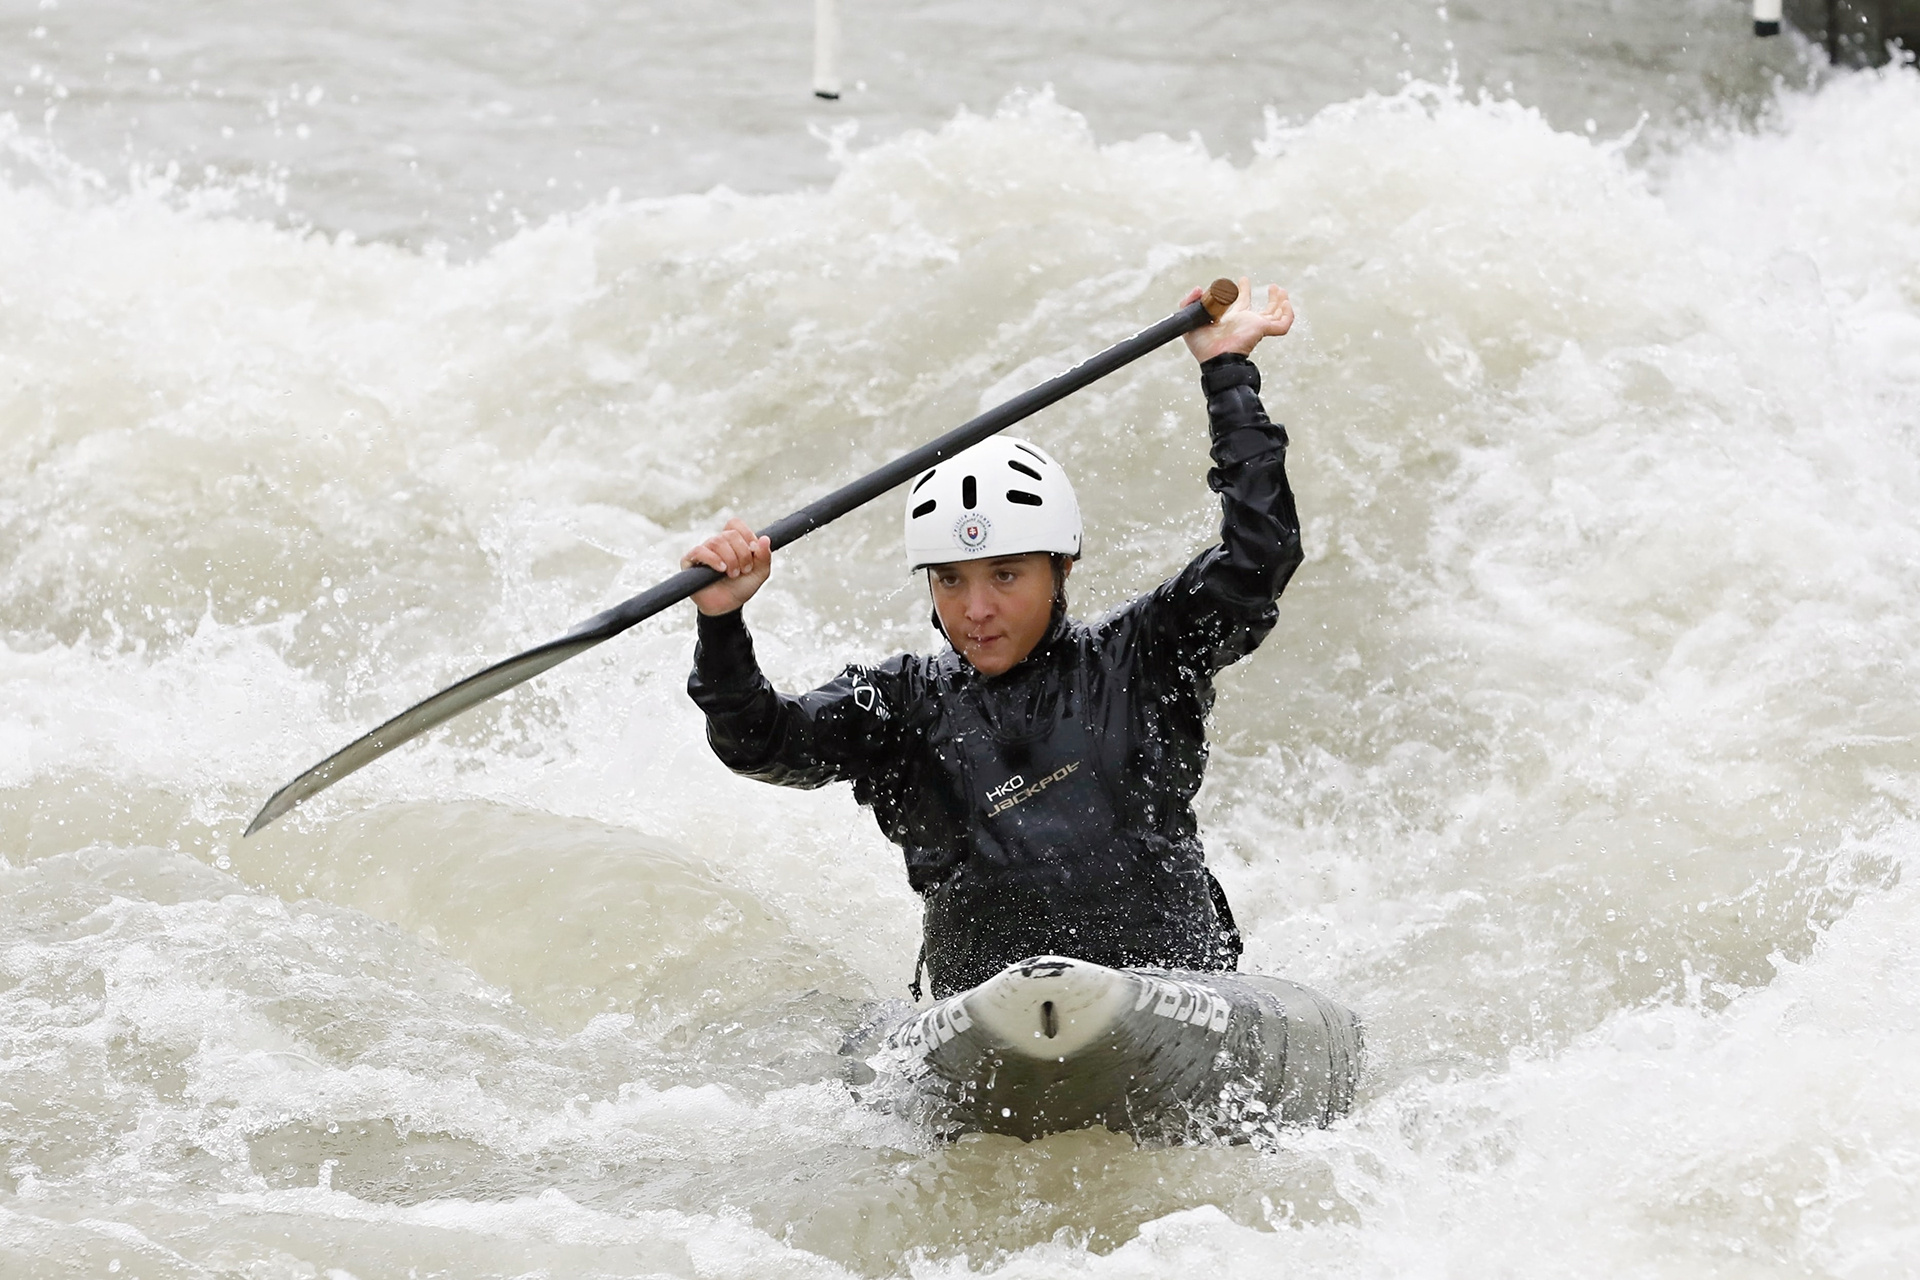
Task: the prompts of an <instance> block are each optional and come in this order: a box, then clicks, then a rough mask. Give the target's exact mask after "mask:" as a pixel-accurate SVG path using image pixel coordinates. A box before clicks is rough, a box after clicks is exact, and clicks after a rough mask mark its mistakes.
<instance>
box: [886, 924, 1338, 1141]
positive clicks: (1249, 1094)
mask: <svg viewBox="0 0 1920 1280" xmlns="http://www.w3.org/2000/svg"><path fill="white" fill-rule="evenodd" d="M877 1038H878V1051H877V1052H876V1053H874V1054H873V1055H872V1057H870V1058H869V1059H868V1062H869V1064H870V1065H871V1066H872V1067H873V1068H874V1069H875V1070H876V1071H877V1072H879V1073H880V1074H882V1075H885V1076H889V1077H892V1078H894V1079H897V1080H901V1081H904V1082H905V1083H906V1086H907V1087H908V1089H909V1090H910V1091H911V1093H912V1094H913V1095H914V1096H915V1099H916V1101H917V1103H918V1104H919V1109H920V1110H921V1111H922V1112H923V1114H924V1116H925V1118H926V1119H927V1120H928V1121H929V1122H930V1123H932V1124H933V1125H934V1126H935V1127H936V1128H937V1129H940V1130H942V1131H946V1132H954V1133H959V1132H987V1133H1002V1134H1008V1135H1011V1136H1014V1137H1019V1138H1026V1139H1032V1138H1038V1137H1041V1136H1044V1135H1046V1134H1050V1133H1060V1132H1064V1131H1067V1130H1071V1129H1081V1128H1086V1127H1088V1126H1091V1125H1102V1126H1104V1127H1106V1128H1108V1129H1110V1130H1114V1131H1116V1132H1125V1133H1131V1134H1134V1135H1135V1136H1138V1137H1142V1138H1154V1139H1160V1140H1170V1141H1180V1140H1188V1139H1199V1138H1222V1137H1224V1138H1229V1139H1233V1138H1250V1137H1252V1136H1254V1135H1255V1134H1257V1133H1259V1132H1262V1131H1272V1130H1277V1129H1278V1128H1280V1127H1281V1126H1287V1125H1313V1126H1324V1125H1326V1124H1328V1123H1330V1122H1332V1121H1333V1120H1335V1119H1337V1118H1338V1117H1340V1116H1342V1115H1344V1114H1346V1112H1347V1111H1348V1110H1349V1109H1350V1108H1351V1107H1352V1105H1353V1093H1354V1085H1355V1081H1356V1079H1357V1077H1358V1074H1359V1070H1360V1057H1361V1051H1362V1040H1361V1032H1360V1024H1359V1020H1358V1019H1357V1018H1356V1017H1355V1016H1354V1014H1353V1013H1352V1012H1351V1011H1350V1010H1348V1009H1346V1008H1344V1007H1342V1006H1341V1005H1339V1004H1337V1003H1336V1002H1334V1001H1333V1000H1330V999H1328V998H1327V997H1326V996H1323V995H1321V994H1320V993H1318V992H1316V991H1313V990H1311V989H1310V988H1308V987H1304V986H1302V985H1300V984H1299V983H1296V982H1289V981H1287V980H1286V979H1283V978H1271V977H1266V976H1263V975H1259V974H1244V973H1193V972H1184V971H1170V970H1161V969H1108V968H1106V967H1104V966H1101V965H1095V964H1089V963H1087V962H1086V961H1082V960H1074V959H1071V958H1068V957H1064V956H1036V957H1033V958H1032V959H1029V960H1023V961H1021V962H1020V963H1018V964H1015V965H1011V966H1009V967H1008V968H1007V969H1005V970H1004V971H1002V972H1001V973H1000V974H998V975H997V976H995V977H993V978H991V979H989V980H988V981H986V982H984V983H982V984H980V985H979V986H978V987H974V988H972V989H970V990H968V991H963V992H961V993H959V994H957V995H954V996H951V997H949V998H947V999H945V1000H942V1001H940V1002H939V1003H937V1004H936V1005H934V1006H933V1007H932V1008H931V1009H928V1010H926V1011H925V1012H921V1013H918V1014H915V1015H913V1016H911V1017H908V1018H906V1019H904V1020H902V1021H899V1022H897V1023H895V1024H893V1025H891V1026H890V1027H885V1028H881V1029H879V1033H878V1037H877Z"/></svg>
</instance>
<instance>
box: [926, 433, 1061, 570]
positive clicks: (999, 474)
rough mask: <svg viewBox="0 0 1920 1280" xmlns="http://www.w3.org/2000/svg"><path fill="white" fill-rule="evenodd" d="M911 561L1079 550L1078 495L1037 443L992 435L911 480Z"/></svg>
mask: <svg viewBox="0 0 1920 1280" xmlns="http://www.w3.org/2000/svg"><path fill="white" fill-rule="evenodd" d="M906 530H907V567H908V568H910V569H924V568H925V567H926V566H928V565H930V564H947V563H949V562H950V561H954V560H984V559H987V558H988V557H991V556H1017V555H1020V554H1022V553H1024V552H1028V551H1051V552H1055V553H1057V554H1059V555H1064V556H1073V557H1075V558H1076V559H1077V558H1078V557H1079V555H1080V503H1079V501H1078V500H1077V499H1075V498H1074V496H1073V485H1072V484H1070V483H1068V481H1067V473H1066V472H1064V471H1062V470H1061V469H1060V464H1059V463H1057V462H1055V461H1054V460H1053V459H1052V458H1050V457H1048V456H1047V454H1046V452H1045V451H1044V450H1042V449H1041V448H1040V447H1039V446H1038V445H1033V444H1028V443H1027V442H1026V441H1025V440H1014V439H1010V438H1009V437H1007V436H991V437H989V438H987V439H986V440H983V441H981V442H980V443H979V444H977V445H975V446H973V448H971V449H968V450H966V451H965V452H964V453H958V454H955V455H954V456H953V457H951V458H948V459H947V460H946V461H945V462H943V463H941V464H940V465H939V466H937V467H935V468H933V469H932V470H931V471H928V472H927V473H926V474H925V475H923V476H921V477H920V478H919V479H918V480H916V481H914V483H913V488H912V489H910V490H908V492H907V511H906Z"/></svg>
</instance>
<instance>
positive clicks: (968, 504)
mask: <svg viewBox="0 0 1920 1280" xmlns="http://www.w3.org/2000/svg"><path fill="white" fill-rule="evenodd" d="M960 505H961V506H963V507H965V508H966V509H967V510H969V511H971V510H973V509H974V508H975V507H977V506H979V505H980V488H979V486H978V485H976V484H974V482H973V477H972V476H968V477H967V478H966V479H965V480H962V481H961V482H960Z"/></svg>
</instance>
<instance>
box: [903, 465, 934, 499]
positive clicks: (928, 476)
mask: <svg viewBox="0 0 1920 1280" xmlns="http://www.w3.org/2000/svg"><path fill="white" fill-rule="evenodd" d="M939 469H940V468H938V467H935V468H934V469H933V471H938V470H939ZM933 471H929V472H927V474H925V475H923V476H921V477H920V483H918V484H916V485H914V486H913V488H911V489H909V490H907V492H908V493H918V492H920V491H921V490H922V489H924V488H926V486H927V481H929V480H931V479H933Z"/></svg>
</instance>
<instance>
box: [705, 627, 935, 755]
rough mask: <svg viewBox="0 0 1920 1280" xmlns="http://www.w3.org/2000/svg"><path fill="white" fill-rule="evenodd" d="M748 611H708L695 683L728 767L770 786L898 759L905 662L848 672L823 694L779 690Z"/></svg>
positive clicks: (710, 739) (711, 739) (710, 737)
mask: <svg viewBox="0 0 1920 1280" xmlns="http://www.w3.org/2000/svg"><path fill="white" fill-rule="evenodd" d="M740 612H741V611H740V610H738V609H736V610H734V611H733V612H732V613H727V614H720V615H718V616H714V617H709V616H708V615H706V614H701V615H700V621H699V641H698V643H697V644H696V645H695V647H694V651H693V674H692V675H691V676H690V677H688V679H687V692H688V694H689V695H691V696H692V698H693V701H694V704H695V705H696V706H698V707H699V708H700V710H701V711H702V712H704V713H705V714H706V717H707V743H708V745H709V746H711V747H712V748H713V753H714V754H715V755H716V756H718V757H720V762H721V763H722V764H724V765H726V766H727V767H728V768H729V769H732V770H733V771H734V772H735V773H739V774H744V775H745V776H747V777H749V778H757V779H759V780H760V781H762V782H773V783H778V784H780V785H781V786H787V787H819V786H824V785H825V784H827V783H829V782H837V781H855V780H858V779H860V778H862V777H865V776H866V775H867V774H869V773H872V772H873V771H875V770H876V769H877V768H879V767H881V766H882V765H883V764H884V763H885V762H886V761H887V760H888V759H890V758H891V757H892V756H893V755H894V754H895V753H896V738H897V736H898V733H897V726H898V724H899V720H898V717H897V711H898V708H899V693H898V687H899V686H900V684H901V683H902V681H903V680H904V672H903V670H902V660H900V659H896V660H894V661H893V662H891V663H888V664H886V665H884V666H882V667H879V668H871V667H858V666H850V667H848V668H847V669H846V670H845V671H843V672H841V674H840V675H839V677H838V678H837V679H834V680H832V681H830V682H829V683H827V684H824V685H822V686H821V687H819V688H818V689H814V690H811V691H809V692H807V693H801V694H786V693H781V692H779V691H778V690H776V689H775V688H774V687H773V685H772V684H771V683H770V682H769V681H768V680H767V677H766V676H765V674H763V673H762V672H761V670H760V663H759V660H758V659H757V658H755V656H754V652H753V636H752V635H751V634H750V633H749V632H748V631H747V624H746V622H745V621H744V620H743V619H742V618H741V616H740Z"/></svg>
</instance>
